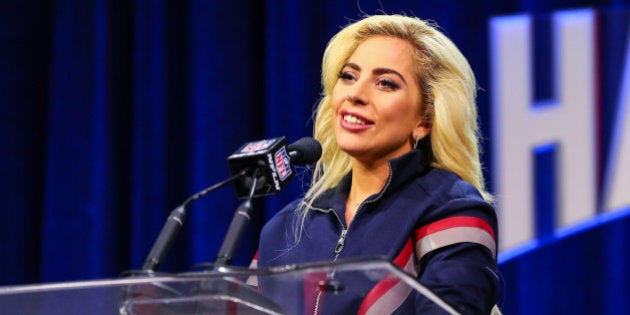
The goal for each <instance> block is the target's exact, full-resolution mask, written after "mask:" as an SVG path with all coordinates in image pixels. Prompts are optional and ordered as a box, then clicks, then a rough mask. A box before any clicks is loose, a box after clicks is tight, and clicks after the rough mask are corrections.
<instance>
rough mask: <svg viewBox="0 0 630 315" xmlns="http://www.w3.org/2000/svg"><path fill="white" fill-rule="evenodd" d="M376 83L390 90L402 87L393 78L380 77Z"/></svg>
mask: <svg viewBox="0 0 630 315" xmlns="http://www.w3.org/2000/svg"><path fill="white" fill-rule="evenodd" d="M376 85H377V86H380V87H382V88H383V89H385V90H388V91H395V90H398V89H399V88H400V85H398V83H396V82H394V80H392V79H388V78H380V79H378V80H377V81H376Z"/></svg>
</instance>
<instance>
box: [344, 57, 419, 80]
mask: <svg viewBox="0 0 630 315" xmlns="http://www.w3.org/2000/svg"><path fill="white" fill-rule="evenodd" d="M345 67H350V68H352V69H354V70H356V71H361V67H360V66H359V65H358V64H356V63H353V62H348V63H346V64H345V65H343V68H345ZM343 68H342V69H343ZM372 73H374V74H376V75H381V74H393V75H396V76H398V77H400V79H401V80H402V81H403V82H404V83H405V84H407V80H405V77H403V75H402V74H400V72H398V71H396V70H394V69H390V68H376V69H374V70H372Z"/></svg>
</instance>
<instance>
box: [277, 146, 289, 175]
mask: <svg viewBox="0 0 630 315" xmlns="http://www.w3.org/2000/svg"><path fill="white" fill-rule="evenodd" d="M275 162H276V171H277V173H278V176H279V177H280V180H281V181H284V180H285V179H287V177H289V175H291V166H290V165H291V164H290V162H291V160H290V159H289V155H288V154H287V150H286V148H285V147H282V148H281V149H280V150H278V152H276V156H275Z"/></svg>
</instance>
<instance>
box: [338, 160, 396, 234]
mask: <svg viewBox="0 0 630 315" xmlns="http://www.w3.org/2000/svg"><path fill="white" fill-rule="evenodd" d="M388 177H389V164H387V163H385V164H380V165H378V166H375V167H374V166H368V165H365V164H362V163H360V162H357V161H356V160H355V161H353V164H352V184H351V186H350V192H349V193H348V199H347V201H346V222H347V223H348V224H350V222H351V221H352V219H353V218H354V215H355V213H356V211H357V209H358V207H359V205H360V204H361V203H362V202H363V201H364V200H365V199H366V198H368V197H369V196H371V195H373V194H376V193H378V192H380V191H381V189H383V187H384V186H385V183H386V182H387V178H388Z"/></svg>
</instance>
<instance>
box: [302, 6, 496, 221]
mask: <svg viewBox="0 0 630 315" xmlns="http://www.w3.org/2000/svg"><path fill="white" fill-rule="evenodd" d="M378 35H383V36H391V37H396V38H400V39H403V40H406V41H408V42H409V43H410V44H411V45H412V47H413V48H414V50H415V54H414V63H415V65H416V69H415V73H416V75H417V79H418V80H417V82H419V85H420V86H419V88H420V91H421V93H422V95H421V100H422V104H421V106H420V108H421V113H420V115H421V117H422V119H423V121H424V123H425V124H426V126H430V127H431V137H430V146H431V150H432V153H433V157H434V159H433V161H431V166H433V167H436V168H440V169H444V170H448V171H451V172H454V173H456V174H458V175H459V176H461V178H462V179H463V180H465V181H467V182H469V183H470V184H472V185H473V186H475V187H476V188H477V189H478V190H479V192H480V193H481V194H482V196H483V197H484V199H485V200H486V201H488V202H492V199H493V198H492V196H491V195H490V194H489V193H488V192H487V191H486V189H485V184H484V178H483V173H482V169H481V162H480V160H479V154H480V152H479V150H480V149H479V147H480V146H479V130H478V127H477V107H476V103H475V98H476V89H477V86H476V81H475V77H474V74H473V72H472V69H471V68H470V65H469V64H468V61H467V60H466V58H465V57H464V56H463V55H462V54H461V52H460V51H459V50H458V49H457V47H456V46H455V44H453V42H452V41H451V40H450V39H448V38H447V37H446V36H445V35H444V34H442V33H441V32H440V31H439V30H438V29H437V27H436V26H435V25H433V24H431V23H429V22H427V21H424V20H421V19H419V18H415V17H408V16H403V15H374V16H369V17H366V18H364V19H362V20H360V21H357V22H354V23H352V24H350V25H348V26H346V27H345V28H343V29H342V30H341V31H340V32H339V33H337V34H336V35H335V36H334V37H333V38H332V39H331V40H330V41H329V43H328V46H327V47H326V50H325V52H324V57H323V61H322V85H323V92H322V98H321V100H320V102H319V104H318V105H317V108H316V111H315V114H314V115H315V124H314V137H315V139H317V140H318V141H319V142H320V143H321V144H322V150H323V152H322V157H321V159H320V160H319V161H318V162H317V164H316V165H315V168H314V171H313V178H312V183H311V186H310V188H309V190H308V191H307V192H306V194H305V198H304V202H303V203H302V205H301V206H300V207H299V209H298V210H301V211H302V215H303V216H302V220H303V219H304V218H305V217H306V212H307V210H308V209H309V208H310V206H311V204H312V202H313V200H315V199H316V198H317V197H318V196H320V195H321V194H322V193H323V192H324V191H326V190H328V189H330V188H332V187H334V186H336V185H337V184H339V182H340V181H341V179H342V178H343V176H344V175H346V174H347V173H348V172H350V169H351V166H352V165H351V159H350V156H349V155H348V154H346V153H345V152H343V151H341V150H340V149H339V147H338V146H337V142H336V140H335V134H334V131H333V123H334V121H333V112H332V108H331V96H332V95H331V94H332V91H333V88H334V86H335V84H336V83H337V80H338V76H339V72H340V71H341V69H342V67H343V65H344V64H346V63H347V62H348V59H349V58H350V56H351V55H352V53H353V52H354V51H355V49H356V48H357V46H359V45H360V44H361V43H362V42H364V41H365V40H366V39H368V38H370V37H373V36H378ZM410 137H411V135H410ZM302 223H303V221H302Z"/></svg>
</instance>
